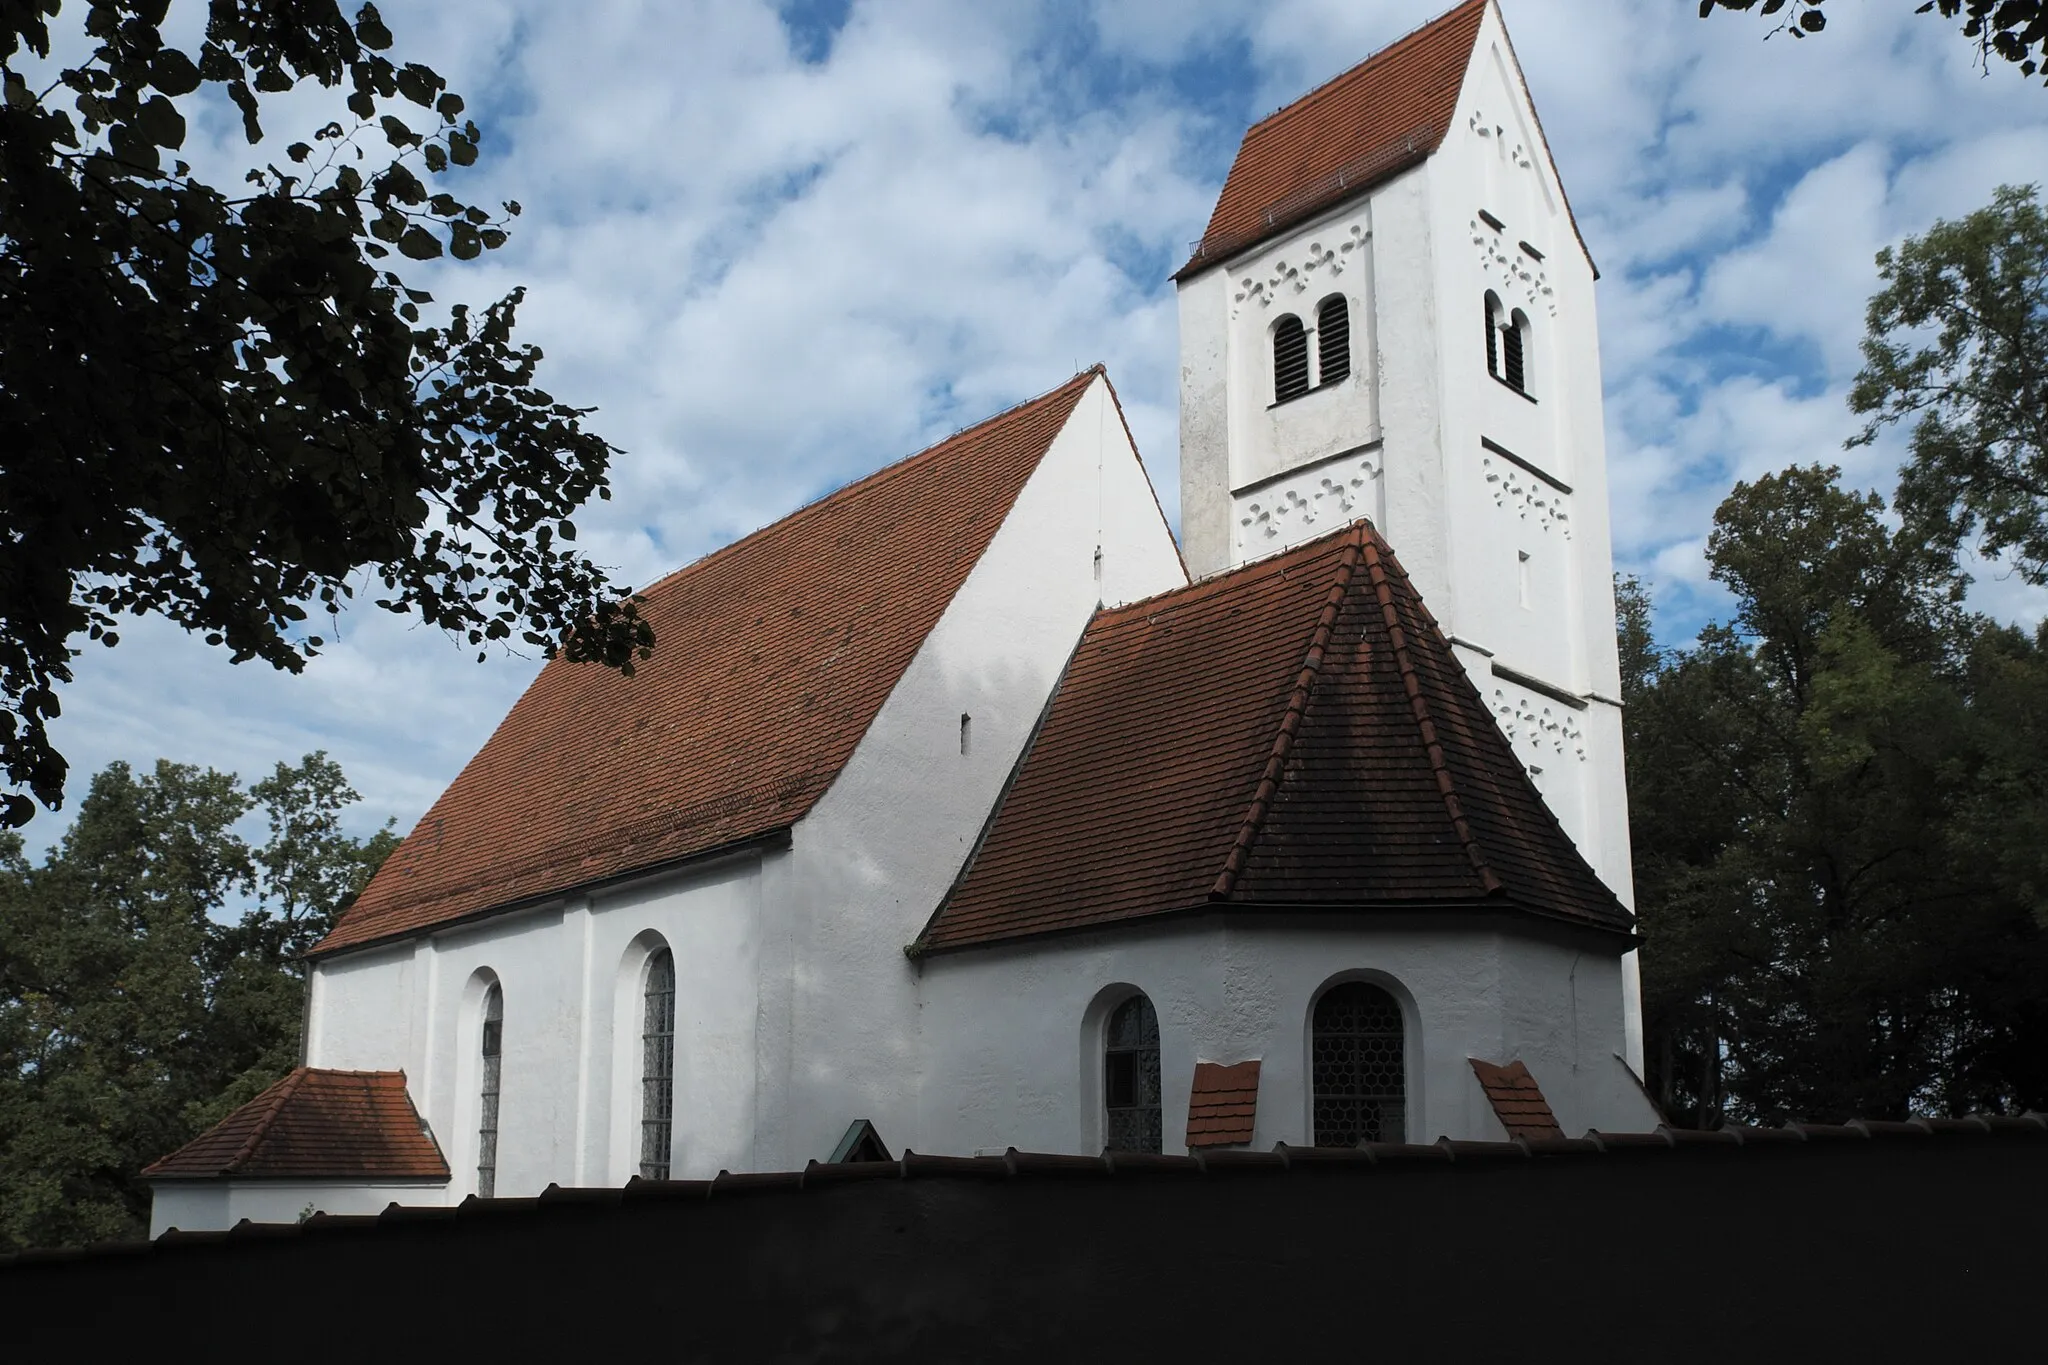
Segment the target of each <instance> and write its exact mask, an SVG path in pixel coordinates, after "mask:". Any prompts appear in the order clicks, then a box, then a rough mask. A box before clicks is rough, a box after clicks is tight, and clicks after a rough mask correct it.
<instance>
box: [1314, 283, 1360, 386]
mask: <svg viewBox="0 0 2048 1365" xmlns="http://www.w3.org/2000/svg"><path fill="white" fill-rule="evenodd" d="M1316 372H1317V373H1316V382H1317V383H1318V384H1334V383H1336V382H1337V381H1338V380H1340V379H1342V378H1344V376H1346V375H1348V374H1350V373H1351V307H1350V305H1349V304H1347V303H1345V302H1344V296H1343V295H1342V294H1333V295H1331V296H1330V297H1329V298H1327V299H1324V300H1323V301H1322V303H1321V304H1319V305H1318V306H1317V307H1316Z"/></svg>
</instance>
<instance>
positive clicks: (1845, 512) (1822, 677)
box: [1619, 468, 2048, 1127]
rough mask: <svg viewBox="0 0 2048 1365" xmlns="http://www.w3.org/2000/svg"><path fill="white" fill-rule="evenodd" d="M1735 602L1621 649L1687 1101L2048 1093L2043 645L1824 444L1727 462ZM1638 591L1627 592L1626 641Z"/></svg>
mask: <svg viewBox="0 0 2048 1365" xmlns="http://www.w3.org/2000/svg"><path fill="white" fill-rule="evenodd" d="M1708 558H1709V562H1710V564H1711V566H1712V571H1713V574H1714V576H1715V578H1717V579H1718V580H1719V581H1721V582H1722V583H1723V584H1725V585H1726V586H1727V587H1728V588H1729V589H1730V591H1731V592H1733V593H1734V594H1735V597H1736V602H1737V610H1736V613H1735V618H1734V620H1733V622H1732V623H1730V624H1728V625H1718V626H1713V627H1710V628H1709V629H1707V630H1706V631H1704V632H1703V633H1702V635H1701V637H1700V639H1699V642H1698V643H1697V644H1696V645H1694V646H1693V647H1691V648H1689V649H1685V650H1680V651H1675V652H1672V653H1670V654H1664V655H1659V654H1656V653H1655V652H1654V651H1653V650H1645V649H1644V648H1643V647H1642V646H1641V645H1640V644H1638V645H1637V646H1636V647H1635V648H1633V649H1632V650H1631V651H1630V653H1631V654H1632V655H1634V656H1637V657H1638V659H1639V662H1638V664H1637V666H1636V667H1634V668H1633V669H1631V670H1625V672H1629V673H1632V674H1633V676H1632V677H1629V678H1628V679H1627V683H1628V687H1629V691H1630V695H1629V696H1628V697H1627V698H1625V700H1627V701H1628V702H1629V706H1628V708H1627V711H1626V713H1625V715H1626V724H1627V727H1628V733H1627V745H1628V762H1629V781H1630V811H1631V818H1632V826H1633V830H1634V841H1635V847H1636V868H1635V870H1636V885H1637V898H1638V904H1639V906H1640V912H1641V916H1642V923H1643V928H1644V933H1645V935H1646V937H1647V939H1648V942H1647V944H1646V946H1645V950H1644V953H1643V968H1644V995H1645V1016H1646V1018H1645V1022H1646V1031H1647V1041H1648V1044H1649V1046H1648V1048H1647V1058H1646V1060H1647V1061H1648V1063H1649V1069H1650V1072H1651V1077H1650V1079H1651V1084H1652V1086H1653V1088H1654V1089H1655V1091H1656V1092H1657V1093H1658V1094H1659V1097H1660V1099H1661V1101H1662V1102H1663V1104H1664V1107H1665V1110H1666V1112H1667V1113H1669V1114H1671V1115H1672V1117H1673V1118H1674V1119H1675V1120H1679V1121H1684V1122H1690V1123H1693V1124H1696V1125H1698V1126H1701V1127H1711V1126H1714V1125H1716V1124H1718V1123H1719V1122H1721V1121H1722V1120H1723V1119H1724V1118H1725V1117H1730V1116H1734V1117H1741V1118H1744V1119H1748V1120H1751V1121H1775V1120H1779V1119H1783V1118H1786V1117H1799V1118H1814V1119H1828V1118H1836V1119H1839V1118H1845V1117H1849V1116H1855V1115H1861V1116H1864V1117H1903V1116H1904V1115H1906V1114H1908V1113H1912V1112H1929V1111H1932V1112H1937V1113H1959V1112H1968V1111H1971V1110H1978V1109H1983V1110H1994V1111H2003V1110H2012V1109H2016V1108H2024V1107H2027V1106H2029V1105H2034V1104H2039V1103H2041V1102H2043V1100H2044V1099H2048V1063H2044V1061H2043V1060H2042V1058H2043V1055H2044V1048H2048V935H2044V934H2043V932H2042V929H2041V925H2040V924H2039V923H2038V922H2037V920H2036V915H2037V914H2038V912H2039V910H2040V908H2041V899H2042V898H2041V891H2040V889H2041V887H2042V886H2043V885H2044V878H2043V877H2042V876H2041V873H2042V871H2043V863H2042V859H2041V855H2040V854H2039V853H2038V852H2035V851H2034V849H2033V848H2032V847H2031V846H2029V845H2028V844H2026V843H2025V842H2024V841H2025V840H2026V839H2027V838H2028V837H2029V836H2030V834H2034V833H2038V831H2039V828H2040V827H2041V825H2042V824H2043V821H2044V817H2048V802H2044V801H2043V799H2042V790H2043V785H2044V784H2043V779H2042V777H2041V770H2042V768H2043V767H2044V766H2048V748H2044V747H2042V743H2041V738H2042V732H2043V726H2042V724H2041V722H2040V721H2039V720H2037V719H2031V718H2029V719H2027V721H2026V723H2025V724H2024V725H2023V726H2022V727H2021V728H2018V729H2016V728H2015V721H2016V720H2019V719H2021V718H2022V717H2026V716H2027V714H2028V710H2029V708H2030V707H2032V706H2035V705H2038V704H2039V703H2040V702H2041V701H2042V700H2044V699H2048V650H2043V648H2042V647H2041V645H2042V642H2041V641H2039V640H2036V641H2032V642H2030V641H2028V640H2027V638H2026V637H2024V636H2021V635H2019V634H2018V633H2017V632H2012V631H2009V630H2004V629H2002V628H1999V627H1996V626H1993V625H1991V624H1990V623H1988V622H1986V621H1983V620H1982V619H1981V618H1977V617H1974V616H1972V615H1970V614H1969V613H1967V612H1965V611H1964V610H1963V609H1962V606H1961V594H1962V590H1963V587H1964V584H1965V579H1964V577H1963V575H1962V574H1961V573H1960V572H1959V571H1958V569H1957V568H1956V565H1955V561H1954V558H1953V555H1952V554H1949V553H1946V552H1944V550H1943V548H1942V547H1941V546H1939V545H1929V544H1928V543H1926V542H1924V541H1923V540H1921V539H1920V538H1918V537H1917V536H1916V535H1914V534H1913V533H1912V532H1911V531H1909V530H1896V529H1894V528H1892V527H1891V526H1889V525H1888V524H1887V521H1886V518H1885V507H1884V504H1883V502H1882V500H1880V499H1878V498H1876V497H1875V496H1874V495H1869V494H1856V493H1852V492H1850V491H1848V490H1845V489H1842V488H1841V487H1840V486H1839V478H1838V473H1837V471H1835V470H1833V469H1819V468H1806V469H1791V470H1787V471H1785V472H1784V473H1782V474H1777V475H1772V476H1769V477H1767V478H1763V479H1759V480H1757V481H1755V482H1754V483H1749V484H1739V485H1737V487H1736V488H1735V490H1734V491H1733V492H1732V493H1731V494H1730V495H1729V497H1728V499H1727V500H1726V501H1725V502H1724V503H1723V504H1722V506H1721V508H1720V510H1719V512H1718V513H1717V514H1716V517H1715V527H1714V532H1713V535H1712V537H1711V538H1710V540H1709V544H1708ZM1643 614H1644V604H1643V603H1642V601H1641V599H1640V595H1639V594H1635V593H1624V595H1623V606H1622V620H1621V622H1620V623H1619V624H1620V628H1621V630H1622V633H1623V638H1624V640H1625V641H1626V640H1629V639H1630V638H1631V637H1632V636H1638V637H1639V636H1640V635H1641V628H1640V623H1641V618H1642V616H1643Z"/></svg>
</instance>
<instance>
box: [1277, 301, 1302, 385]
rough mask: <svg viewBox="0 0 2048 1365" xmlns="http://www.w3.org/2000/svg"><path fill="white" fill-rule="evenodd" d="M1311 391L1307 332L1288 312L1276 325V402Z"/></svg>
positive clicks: (1298, 320)
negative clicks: (1309, 387) (1309, 386)
mask: <svg viewBox="0 0 2048 1365" xmlns="http://www.w3.org/2000/svg"><path fill="white" fill-rule="evenodd" d="M1307 392H1308V331H1307V329H1306V328H1304V327H1303V326H1302V325H1301V319H1300V318H1298V317H1296V316H1294V315H1293V314H1292V313H1289V314H1288V315H1287V316H1286V317H1284V318H1281V319H1280V321H1278V322H1276V323H1274V324H1273V401H1274V402H1276V403H1284V402H1286V401H1287V400H1288V399H1290V398H1299V397H1301V395H1303V394H1305V393H1307Z"/></svg>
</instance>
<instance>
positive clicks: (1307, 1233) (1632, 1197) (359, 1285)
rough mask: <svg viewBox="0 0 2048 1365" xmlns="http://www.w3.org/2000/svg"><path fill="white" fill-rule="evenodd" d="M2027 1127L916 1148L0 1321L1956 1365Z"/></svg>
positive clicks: (3, 1289)
mask: <svg viewBox="0 0 2048 1365" xmlns="http://www.w3.org/2000/svg"><path fill="white" fill-rule="evenodd" d="M1815 1131H1816V1132H1818V1130H1815ZM1762 1136H1771V1137H1776V1136H1777V1135H1762ZM2044 1136H2048V1133H2044V1130H2043V1129H2042V1127H2041V1125H2040V1124H2039V1122H2038V1121H2036V1120H2027V1121H2021V1120H2011V1121H2007V1122H2006V1123H2005V1124H2004V1125H2001V1129H2000V1131H1997V1132H1993V1133H1988V1134H1987V1133H1979V1134H1976V1135H1946V1136H1945V1135H1933V1136H1929V1135H1925V1134H1919V1135H1913V1136H1890V1137H1880V1138H1872V1137H1867V1136H1864V1135H1862V1134H1860V1133H1849V1132H1846V1131H1838V1132H1837V1133H1836V1134H1835V1135H1833V1136H1825V1135H1823V1136H1809V1137H1808V1138H1807V1139H1805V1140H1799V1139H1798V1138H1797V1137H1795V1136H1793V1135H1784V1137H1785V1140H1773V1141H1768V1142H1766V1141H1760V1140H1756V1139H1755V1138H1752V1140H1751V1141H1749V1142H1748V1143H1746V1144H1744V1145H1741V1146H1737V1145H1734V1144H1733V1143H1726V1144H1714V1145H1709V1144H1700V1145H1680V1146H1678V1147H1676V1148H1673V1147H1671V1146H1670V1145H1668V1144H1667V1143H1665V1142H1663V1141H1660V1140H1659V1139H1657V1138H1654V1137H1645V1138H1637V1139H1633V1140H1632V1144H1631V1145H1628V1146H1614V1145H1610V1148H1609V1150H1607V1151H1605V1152H1601V1153H1591V1152H1590V1144H1565V1147H1566V1148H1569V1149H1574V1150H1571V1151H1568V1152H1566V1153H1564V1154H1558V1155H1540V1156H1533V1157H1532V1156H1529V1155H1526V1154H1524V1153H1523V1152H1520V1151H1518V1150H1516V1149H1515V1148H1513V1147H1505V1148H1489V1149H1481V1148H1479V1147H1478V1146H1477V1145H1472V1146H1459V1147H1457V1148H1456V1149H1455V1150H1452V1149H1449V1148H1445V1147H1439V1148H1433V1149H1432V1148H1407V1149H1397V1150H1386V1149H1382V1150H1381V1151H1380V1152H1379V1158H1380V1159H1379V1160H1378V1161H1376V1162H1373V1163H1367V1162H1365V1161H1364V1160H1362V1159H1357V1158H1350V1157H1349V1156H1348V1154H1345V1155H1344V1156H1342V1157H1339V1159H1337V1160H1335V1161H1332V1160H1328V1159H1325V1158H1324V1157H1323V1156H1322V1154H1302V1153H1299V1152H1296V1153H1292V1154H1291V1155H1290V1156H1289V1157H1288V1158H1286V1159H1283V1158H1281V1157H1276V1156H1274V1155H1272V1154H1258V1155H1253V1154H1242V1155H1239V1156H1236V1157H1235V1158H1230V1157H1226V1158H1223V1159H1211V1160H1209V1161H1208V1162H1206V1164H1205V1165H1203V1166H1197V1165H1196V1163H1195V1162H1193V1161H1192V1160H1191V1159H1188V1158H1151V1159H1149V1161H1143V1162H1134V1161H1119V1162H1117V1163H1115V1164H1114V1171H1113V1173H1111V1172H1110V1171H1109V1170H1108V1169H1107V1168H1106V1167H1105V1164H1104V1163H1103V1162H1100V1161H1092V1160H1085V1159H1077V1158H1029V1157H1013V1158H1012V1159H1011V1162H1010V1164H1009V1165H1008V1166H1006V1165H1005V1163H1004V1161H1003V1159H1001V1158H993V1159H988V1160H984V1161H958V1160H947V1159H939V1158H919V1157H910V1158H906V1161H905V1163H903V1165H901V1166H897V1165H881V1166H874V1167H836V1168H819V1167H813V1168H812V1173H811V1175H810V1176H809V1177H808V1178H807V1179H805V1180H804V1183H803V1185H802V1187H801V1188H799V1187H798V1184H797V1182H798V1180H799V1177H796V1176H787V1177H785V1176H749V1177H739V1178H724V1179H722V1180H721V1181H719V1182H718V1183H717V1185H716V1187H715V1189H713V1188H710V1187H708V1186H707V1185H705V1184H684V1183H678V1184H676V1185H671V1186H644V1187H635V1188H633V1189H630V1190H629V1191H627V1192H626V1194H625V1195H624V1197H622V1196H621V1194H620V1192H618V1191H587V1192H584V1191H572V1192H566V1193H563V1194H560V1195H555V1196H547V1197H543V1198H542V1199H541V1200H539V1201H533V1200H502V1201H493V1202H491V1203H487V1204H476V1203H472V1204H470V1205H467V1206H465V1207H464V1208H462V1209H461V1210H459V1211H458V1210H431V1211H429V1210H421V1211H404V1212H397V1213H392V1214H387V1215H385V1216H384V1217H382V1218H374V1219H371V1218H365V1219H316V1220H314V1221H313V1222H312V1223H310V1224H308V1225H306V1226H305V1227H284V1228H277V1229H269V1230H266V1229H257V1228H247V1227H245V1228H244V1229H243V1230H241V1231H240V1232H237V1233H230V1234H224V1235H223V1234H214V1235H211V1236H202V1237H187V1238H180V1237H172V1238H166V1239H164V1240H163V1241H160V1242H158V1243H156V1244H154V1245H140V1246H137V1247H135V1248H130V1249H125V1250H122V1249H116V1250H102V1251H95V1252H91V1253H86V1254H83V1255H74V1256H71V1257H68V1258H44V1257H38V1256H33V1255H31V1256H26V1257H21V1258H16V1259H15V1260H14V1261H13V1262H12V1263H11V1264H9V1263H0V1324H4V1331H5V1334H6V1336H7V1338H8V1339H9V1341H10V1344H11V1345H15V1346H17V1347H19V1348H20V1351H21V1358H22V1359H40V1358H44V1355H43V1352H44V1351H49V1352H52V1353H55V1352H59V1351H66V1352H67V1353H75V1352H76V1351H77V1349H78V1348H80V1347H85V1346H89V1347H90V1349H91V1353H92V1354H94V1355H95V1356H98V1357H99V1358H113V1357H114V1356H115V1353H116V1352H123V1351H134V1352H136V1353H137V1357H136V1358H141V1357H142V1356H144V1355H146V1356H148V1357H150V1358H160V1357H162V1358H172V1359H177V1358H201V1354H202V1352H203V1353H206V1354H207V1355H214V1354H216V1353H219V1352H221V1351H223V1350H226V1351H228V1352H229V1353H231V1354H232V1353H234V1352H235V1351H236V1349H237V1348H236V1345H235V1344H236V1343H237V1342H241V1343H245V1344H246V1345H247V1348H248V1349H261V1350H263V1351H264V1353H265V1354H274V1353H283V1352H289V1353H290V1354H292V1355H310V1356H312V1357H314V1358H325V1357H328V1356H342V1355H353V1356H357V1357H359V1358H362V1357H367V1356H368V1355H370V1354H373V1353H374V1354H376V1355H388V1354H391V1353H392V1352H393V1350H394V1348H401V1351H400V1353H401V1354H406V1353H410V1352H411V1351H416V1350H418V1349H421V1348H424V1347H436V1346H448V1347H453V1348H460V1349H463V1350H466V1351H469V1352H475V1351H477V1350H479V1349H490V1350H501V1351H504V1352H506V1353H507V1355H506V1358H530V1357H531V1356H532V1355H533V1353H534V1352H535V1351H536V1350H546V1349H555V1350H559V1349H569V1350H573V1351H575V1352H576V1353H577V1355H578V1357H579V1358H590V1357H592V1356H593V1355H595V1354H596V1353H598V1352H603V1351H608V1350H613V1349H621V1350H622V1349H626V1348H631V1347H638V1348H642V1349H647V1348H655V1349H659V1350H660V1351H661V1353H662V1356H663V1358H665V1359H676V1360H750V1361H751V1360H763V1361H766V1360H792V1361H795V1360H904V1359H911V1360H975V1361H987V1360H1032V1361H1041V1360H1061V1361H1067V1360H1096V1359H1102V1360H1108V1359H1117V1360H1123V1361H1130V1360H1148V1359H1165V1358H1167V1354H1168V1353H1169V1352H1173V1353H1181V1352H1189V1353H1195V1354H1196V1355H1197V1357H1198V1358H1205V1359H1223V1360H1244V1361H1253V1360H1267V1359H1272V1358H1275V1354H1276V1353H1277V1352H1282V1351H1289V1350H1295V1349H1297V1348H1307V1347H1315V1346H1322V1347H1335V1348H1337V1349H1340V1350H1341V1351H1342V1352H1343V1354H1344V1358H1376V1359H1386V1358H1398V1359H1444V1360H1461V1359H1475V1360H1476V1359H1489V1358H1490V1359H1498V1358H1501V1357H1503V1356H1509V1357H1521V1358H1536V1359H1544V1358H1550V1357H1553V1356H1561V1355H1564V1354H1567V1353H1569V1354H1571V1355H1573V1356H1575V1357H1578V1358H1581V1359H1586V1358H1591V1359H1615V1358H1621V1357H1622V1356H1624V1355H1626V1356H1628V1357H1630V1358H1681V1359H1687V1358H1690V1359H1708V1358H1712V1359H1716V1360H1729V1359H1743V1358H1750V1357H1753V1356H1757V1357H1760V1356H1763V1355H1765V1354H1769V1355H1770V1356H1772V1357H1774V1358H1777V1359H1798V1358H1802V1357H1804V1358H1813V1359H1824V1358H1847V1357H1849V1356H1850V1355H1852V1354H1867V1355H1868V1356H1870V1357H1871V1358H1884V1359H1897V1358H1904V1357H1906V1356H1909V1355H1913V1354H1924V1355H1927V1356H1930V1357H1932V1358H1949V1357H1953V1356H1956V1355H1958V1354H1959V1353H1960V1352H1961V1351H1963V1350H1967V1349H1972V1348H1975V1349H1984V1348H1991V1349H2000V1350H2003V1349H2009V1348H2012V1347H2016V1346H2018V1345H2020V1344H2021V1343H2022V1342H2024V1341H2025V1340H2028V1339H2034V1340H2036V1341H2038V1337H2037V1336H2036V1334H2035V1333H2034V1332H2032V1331H2031V1330H2023V1329H2028V1328H2029V1319H2030V1318H2031V1317H2032V1316H2033V1312H2034V1310H2033V1308H2032V1304H2033V1303H2034V1302H2035V1300H2036V1298H2037V1296H2038V1294H2039V1292H2040V1290H2041V1289H2042V1287H2043V1286H2042V1281H2043V1270H2044V1266H2043V1261H2042V1257H2041V1255H2040V1243H2039V1237H2040V1229H2041V1228H2042V1227H2043V1226H2048V1141H2043V1137H2044ZM1615 1141H1616V1140H1610V1144H1613V1143H1615ZM1635 1144H1640V1145H1635ZM707 1196H708V1197H707ZM259 1343H260V1346H259ZM1236 1353H1244V1354H1241V1355H1240V1354H1236Z"/></svg>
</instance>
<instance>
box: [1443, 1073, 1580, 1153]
mask: <svg viewBox="0 0 2048 1365" xmlns="http://www.w3.org/2000/svg"><path fill="white" fill-rule="evenodd" d="M1467 1060H1469V1061H1470V1062H1471V1063H1472V1074H1473V1075H1475V1076H1477V1077H1478V1078H1479V1088H1480V1089H1481V1090H1483V1091H1485V1092H1486V1102H1487V1103H1488V1104H1491V1105H1492V1106H1493V1113H1494V1117H1495V1118H1498V1119H1499V1120H1500V1123H1501V1127H1503V1128H1505V1129H1507V1130H1508V1136H1509V1137H1511V1138H1527V1139H1528V1140H1530V1141H1531V1142H1535V1141H1538V1140H1540V1139H1545V1138H1561V1137H1563V1136H1564V1130H1563V1129H1562V1128H1560V1127H1558V1126H1557V1115H1555V1114H1553V1113H1551V1112H1550V1102H1549V1101H1548V1100H1546V1099H1544V1098H1543V1091H1542V1090H1540V1089H1539V1088H1537V1085H1536V1078H1535V1077H1534V1076H1532V1075H1530V1074H1529V1068H1528V1067H1527V1066H1526V1065H1524V1064H1523V1063H1522V1062H1521V1061H1519V1060H1517V1061H1512V1062H1509V1063H1508V1064H1507V1065H1506V1066H1495V1065H1494V1064H1493V1063H1492V1062H1482V1061H1480V1060H1479V1059H1478V1058H1477V1057H1472V1058H1468V1059H1467Z"/></svg>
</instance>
